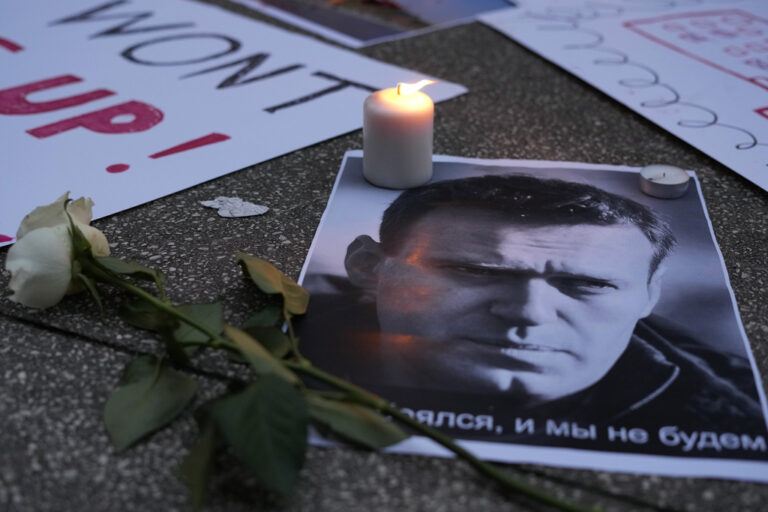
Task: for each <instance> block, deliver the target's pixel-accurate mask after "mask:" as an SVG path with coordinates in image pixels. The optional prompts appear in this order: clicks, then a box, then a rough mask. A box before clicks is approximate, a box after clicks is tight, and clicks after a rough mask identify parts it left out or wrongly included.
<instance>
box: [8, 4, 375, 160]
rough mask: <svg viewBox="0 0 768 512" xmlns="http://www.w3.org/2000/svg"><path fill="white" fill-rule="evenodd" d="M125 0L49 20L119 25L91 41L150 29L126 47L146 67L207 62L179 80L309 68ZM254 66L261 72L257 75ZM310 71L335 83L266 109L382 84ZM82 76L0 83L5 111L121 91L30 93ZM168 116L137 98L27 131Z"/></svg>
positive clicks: (128, 125)
mask: <svg viewBox="0 0 768 512" xmlns="http://www.w3.org/2000/svg"><path fill="white" fill-rule="evenodd" d="M126 3H128V2H127V0H118V1H113V2H108V3H105V4H102V5H100V6H98V7H95V8H92V9H89V10H86V11H84V12H80V13H78V14H74V15H71V16H68V17H65V18H61V19H58V20H55V21H52V22H51V23H50V27H51V29H52V30H55V28H56V27H57V26H61V25H66V24H73V23H87V22H99V21H101V22H109V23H108V24H109V25H112V26H110V27H108V28H106V29H103V28H102V29H100V30H98V31H96V32H95V33H92V34H89V35H88V37H89V39H91V40H96V42H94V43H92V44H98V39H100V38H105V37H116V36H121V35H128V34H132V35H136V34H141V35H142V36H143V35H144V34H146V35H147V38H146V39H143V40H141V41H139V42H137V43H136V42H133V43H131V44H130V45H128V46H126V47H125V49H123V50H122V51H121V52H120V54H119V55H120V57H121V58H123V59H125V60H127V61H129V62H131V63H133V64H136V65H140V66H189V65H201V66H200V68H198V69H195V70H194V71H192V72H185V73H184V74H182V75H180V76H179V79H180V80H186V79H189V78H193V77H196V76H200V75H203V74H207V73H214V72H219V71H223V70H226V71H225V73H227V75H226V76H225V77H224V79H223V80H222V81H221V82H219V83H218V85H216V88H217V89H227V88H229V87H236V86H242V85H246V84H250V83H254V82H258V81H263V80H269V79H270V78H274V77H277V76H280V75H284V74H287V73H294V72H297V71H298V70H301V69H304V70H305V72H306V68H307V65H306V64H303V63H297V62H292V63H282V64H278V65H277V66H274V65H273V66H270V68H269V69H266V70H264V69H262V66H266V65H267V64H273V63H272V62H271V61H270V53H267V52H257V53H253V54H249V55H243V54H242V53H243V52H240V50H241V47H242V44H241V42H240V41H239V40H238V39H236V38H234V37H231V36H229V35H225V34H220V33H211V32H192V33H189V32H185V33H182V34H178V33H175V32H174V31H177V30H179V29H184V28H189V27H193V26H195V23H193V22H176V23H163V24H151V18H152V17H153V16H154V13H153V12H152V11H143V12H118V11H116V10H115V9H116V8H117V7H119V6H121V5H123V4H126ZM23 45H24V43H23V41H11V40H9V39H5V38H2V37H0V51H9V52H12V53H17V54H19V56H20V58H23V57H22V56H23V50H24V46H23ZM168 47H173V48H174V49H175V50H176V51H178V50H179V49H180V48H186V49H188V53H187V54H186V55H185V57H184V58H178V57H174V58H173V59H168V58H167V57H166V58H164V57H163V55H164V50H165V49H166V48H168ZM253 72H255V73H256V74H252V73H253ZM311 75H312V76H314V77H318V78H322V79H325V80H327V81H329V82H330V84H329V85H328V86H327V87H324V88H322V89H320V90H317V91H313V92H312V93H310V94H305V95H302V96H300V97H297V98H291V99H289V100H287V101H281V102H279V103H277V104H274V105H264V106H263V110H264V111H265V112H267V113H269V114H275V113H277V112H279V111H281V110H283V109H288V108H292V107H296V106H298V105H301V104H303V103H307V102H309V101H312V100H316V99H318V98H320V97H323V96H325V95H328V94H332V93H336V92H339V91H341V90H344V89H346V88H350V87H351V88H359V89H362V90H366V91H374V90H375V89H376V88H374V87H371V86H368V85H365V84H361V83H358V82H353V81H351V80H347V79H344V78H339V77H337V76H334V75H332V74H330V73H327V72H325V71H322V70H314V71H312V72H311ZM79 82H85V83H88V80H87V79H86V78H83V77H81V76H77V75H75V74H65V75H59V76H53V77H49V78H45V79H42V80H38V81H35V82H31V83H24V84H19V85H17V86H14V87H10V88H6V89H3V90H0V115H9V116H10V115H12V116H20V115H30V114H40V113H47V112H57V111H60V110H64V109H67V108H71V107H75V106H80V105H85V104H87V103H90V102H93V101H96V100H100V99H103V98H107V97H110V96H118V93H117V92H115V91H112V90H109V89H103V88H96V89H93V90H91V91H89V92H86V93H82V94H76V95H71V96H62V97H59V98H57V99H52V100H48V101H37V102H36V101H32V100H30V99H29V96H30V95H33V94H34V93H36V92H39V91H44V90H48V89H54V88H58V87H63V86H66V85H69V84H74V83H79ZM89 85H90V84H89ZM93 86H95V87H98V84H93ZM270 101H272V100H270ZM163 118H164V114H163V111H162V109H161V108H159V107H158V106H156V105H151V104H149V103H147V102H144V101H139V100H136V99H130V100H128V101H121V102H118V103H115V104H113V105H110V106H107V107H104V108H100V109H98V110H94V111H92V112H88V113H85V114H80V115H77V116H71V117H66V118H63V119H59V120H57V121H55V122H52V123H46V124H42V125H38V126H31V127H30V128H29V129H27V130H26V133H28V134H29V135H30V136H32V137H35V138H38V139H45V138H48V137H53V136H56V135H58V134H60V133H63V132H67V131H69V130H75V129H84V130H88V131H91V132H95V133H101V134H122V133H136V132H141V131H146V130H150V129H151V128H152V127H154V126H156V125H158V124H159V123H161V122H162V121H163ZM228 139H230V136H229V135H226V134H223V133H219V132H217V131H213V132H211V133H208V134H204V135H201V136H200V137H197V138H194V139H192V140H186V141H180V142H179V143H178V144H176V145H174V146H172V147H169V148H164V149H160V150H159V151H151V152H149V153H150V154H149V155H148V157H149V158H152V159H157V158H162V157H166V156H169V155H173V154H176V153H180V152H184V151H190V150H194V149H196V148H200V147H203V146H208V145H211V144H217V143H220V142H224V141H226V140H228ZM129 168H130V165H129V164H126V163H115V164H112V165H109V166H107V167H106V171H107V172H109V173H119V172H124V171H126V170H128V169H129Z"/></svg>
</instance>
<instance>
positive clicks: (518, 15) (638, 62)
mask: <svg viewBox="0 0 768 512" xmlns="http://www.w3.org/2000/svg"><path fill="white" fill-rule="evenodd" d="M481 19H482V21H484V22H485V23H487V24H488V25H490V26H492V27H494V28H496V29H497V30H499V31H501V32H503V33H504V34H507V35H508V36H509V37H511V38H513V39H515V40H516V41H518V42H519V43H521V44H523V45H525V46H527V47H528V48H530V49H531V50H533V51H535V52H537V53H539V54H540V55H542V56H544V57H546V58H547V59H549V60H551V61H552V62H555V63H556V64H558V65H559V66H561V67H563V68H564V69H566V70H568V71H570V72H571V73H573V74H574V75H576V76H578V77H579V78H581V79H583V80H585V81H586V82H588V83H590V84H592V85H593V86H595V87H597V88H598V89H600V90H601V91H603V92H605V93H606V94H608V95H610V96H611V97H613V98H614V99H617V100H618V101H620V102H622V103H623V104H625V105H627V106H628V107H630V108H631V109H633V110H634V111H635V112H637V113H639V114H641V115H642V116H644V117H646V118H648V119H650V120H651V121H653V122H654V123H656V124H658V125H659V126H661V127H662V128H664V129H666V130H668V131H669V132H671V133H673V134H674V135H676V136H678V137H680V138H681V139H683V140H684V141H686V142H688V143H689V144H691V145H692V146H694V147H696V148H697V149H699V150H701V151H703V152H704V153H706V154H707V155H709V156H711V157H712V158H714V159H716V160H718V161H720V162H721V163H723V164H725V165H726V166H728V167H730V168H731V169H733V170H734V171H736V172H737V173H739V174H741V175H742V176H744V177H745V178H747V179H748V180H750V181H752V182H754V183H755V184H757V185H758V186H760V187H762V188H763V189H766V190H768V2H765V1H762V0H761V1H758V0H747V1H744V0H741V1H740V0H733V1H723V0H721V1H718V2H714V1H707V0H701V1H696V2H694V1H687V0H677V1H671V2H636V1H632V0H607V1H601V2H593V1H591V0H577V1H573V0H568V1H564V0H544V1H535V2H534V1H528V2H526V3H525V4H523V5H522V6H521V8H520V9H517V10H515V11H508V12H500V13H494V14H488V15H484V16H482V17H481ZM519 86H521V87H522V86H524V84H520V85H519ZM585 122H588V120H585ZM660 163H669V164H674V162H660Z"/></svg>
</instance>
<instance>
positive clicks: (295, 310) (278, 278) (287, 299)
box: [237, 253, 309, 315]
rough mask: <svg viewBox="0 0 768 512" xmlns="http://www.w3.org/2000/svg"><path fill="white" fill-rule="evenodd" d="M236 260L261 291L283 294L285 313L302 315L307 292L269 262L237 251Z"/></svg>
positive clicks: (306, 300)
mask: <svg viewBox="0 0 768 512" xmlns="http://www.w3.org/2000/svg"><path fill="white" fill-rule="evenodd" d="M237 261H238V262H240V263H241V264H242V265H243V267H244V268H245V271H246V272H247V273H248V275H249V276H250V278H251V279H252V280H253V282H254V283H256V286H258V287H259V289H260V290H261V291H263V292H264V293H268V294H276V293H279V294H280V295H282V296H283V301H284V302H283V307H284V309H285V312H286V313H287V314H290V315H303V314H304V313H305V312H306V311H307V304H309V292H307V290H305V289H304V288H302V287H301V286H299V285H298V284H296V283H295V282H294V281H293V280H292V279H291V278H290V277H288V276H286V275H285V274H283V273H282V272H280V271H279V270H278V269H277V268H275V267H274V266H273V265H272V264H271V263H268V262H266V261H264V260H262V259H261V258H257V257H255V256H251V255H248V254H245V253H238V255H237Z"/></svg>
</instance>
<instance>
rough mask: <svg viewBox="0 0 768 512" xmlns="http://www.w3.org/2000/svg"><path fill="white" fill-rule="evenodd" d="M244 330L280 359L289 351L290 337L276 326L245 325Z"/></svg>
mask: <svg viewBox="0 0 768 512" xmlns="http://www.w3.org/2000/svg"><path fill="white" fill-rule="evenodd" d="M245 332H247V333H248V334H250V335H251V336H252V337H253V338H254V339H255V340H256V341H258V342H259V343H260V344H261V345H263V346H264V348H266V349H267V350H269V352H270V353H271V354H272V355H273V356H275V357H276V358H278V359H282V358H283V357H285V356H286V355H288V353H289V352H290V351H291V340H290V338H288V336H287V335H286V334H285V333H284V332H283V331H281V330H280V329H278V328H277V327H256V326H254V327H246V328H245Z"/></svg>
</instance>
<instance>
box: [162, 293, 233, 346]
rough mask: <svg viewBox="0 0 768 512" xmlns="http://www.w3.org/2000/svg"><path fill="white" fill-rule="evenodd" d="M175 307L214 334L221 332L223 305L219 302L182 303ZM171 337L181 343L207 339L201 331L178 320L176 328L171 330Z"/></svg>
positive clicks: (222, 327) (222, 326) (222, 328)
mask: <svg viewBox="0 0 768 512" xmlns="http://www.w3.org/2000/svg"><path fill="white" fill-rule="evenodd" d="M176 309H178V310H179V311H181V312H182V313H184V314H185V315H187V316H188V317H190V318H192V319H193V320H195V321H196V322H198V323H200V324H201V325H202V326H203V327H206V328H208V329H209V330H210V331H212V332H214V333H216V334H221V333H222V331H223V330H224V307H223V306H222V305H221V303H219V302H214V303H213V304H184V305H181V306H177V307H176ZM173 337H174V338H175V339H176V341H178V342H181V343H184V342H187V343H189V342H204V341H208V336H206V335H205V334H203V332H201V331H199V330H197V329H196V328H194V327H192V326H191V325H189V324H187V323H185V322H181V321H179V326H178V327H177V328H176V330H175V331H173Z"/></svg>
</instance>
